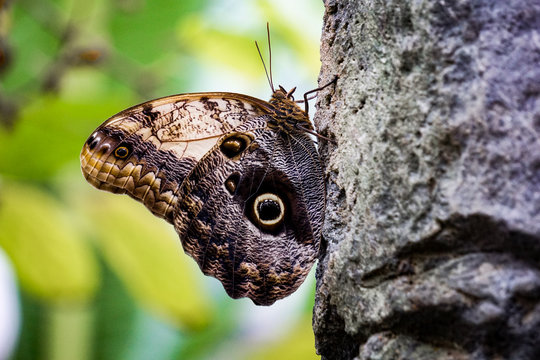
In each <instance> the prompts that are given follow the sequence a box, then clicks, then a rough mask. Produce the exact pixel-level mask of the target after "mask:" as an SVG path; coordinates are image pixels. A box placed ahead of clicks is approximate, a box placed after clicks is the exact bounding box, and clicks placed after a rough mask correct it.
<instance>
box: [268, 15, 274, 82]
mask: <svg viewBox="0 0 540 360" xmlns="http://www.w3.org/2000/svg"><path fill="white" fill-rule="evenodd" d="M266 36H267V37H268V65H269V68H270V86H271V87H272V91H274V81H273V79H272V46H270V24H269V23H268V22H266Z"/></svg>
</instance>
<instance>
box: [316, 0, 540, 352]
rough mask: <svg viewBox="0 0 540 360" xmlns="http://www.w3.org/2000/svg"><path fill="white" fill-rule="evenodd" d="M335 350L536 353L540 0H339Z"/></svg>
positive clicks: (334, 2) (334, 43)
mask: <svg viewBox="0 0 540 360" xmlns="http://www.w3.org/2000/svg"><path fill="white" fill-rule="evenodd" d="M325 6H326V13H325V18H324V28H323V36H322V49H321V54H322V64H323V65H322V70H321V76H320V84H321V85H322V84H324V83H327V82H328V81H330V80H331V79H332V78H333V77H334V76H335V75H338V76H339V80H338V82H337V85H336V87H335V88H334V89H331V88H327V89H325V90H323V91H322V92H321V94H320V96H319V101H318V111H317V113H316V115H315V123H316V125H317V128H318V130H319V131H320V132H321V134H323V135H326V136H328V137H331V138H334V139H335V144H334V143H330V142H326V143H325V142H324V141H321V142H322V143H323V144H322V146H321V151H322V155H323V158H325V160H326V166H327V168H326V171H327V179H328V181H327V185H328V186H327V191H328V204H327V207H328V210H327V215H326V216H327V218H326V223H325V232H324V237H325V239H324V241H323V249H322V254H321V258H320V261H319V265H318V269H317V295H316V302H315V308H314V319H313V327H314V331H315V337H316V347H317V351H318V353H319V354H321V355H322V358H323V359H352V358H356V359H492V358H503V359H540V301H539V300H540V136H539V135H540V1H538V0H534V1H525V0H512V1H507V0H463V1H457V0H456V1H451V0H415V1H413V0H403V1H396V0H393V1H392V0H391V1H383V0H374V1H360V0H357V1H354V0H327V1H326V2H325Z"/></svg>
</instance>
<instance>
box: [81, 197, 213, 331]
mask: <svg viewBox="0 0 540 360" xmlns="http://www.w3.org/2000/svg"><path fill="white" fill-rule="evenodd" d="M85 195H86V196H85ZM83 196H85V197H84V198H83ZM79 198H80V199H81V200H83V201H84V203H81V205H82V204H83V205H84V209H83V211H84V212H85V213H86V217H87V219H89V220H90V221H91V222H92V224H93V227H94V230H95V231H96V233H97V241H98V246H99V247H100V249H101V251H102V253H103V255H104V257H105V259H106V261H107V262H108V264H109V265H110V266H111V268H112V269H114V271H115V272H116V274H117V275H118V276H119V277H120V278H121V279H122V281H123V282H124V283H125V284H126V286H127V288H128V289H129V291H130V292H131V293H132V295H133V296H135V298H137V299H138V300H139V301H141V302H142V303H145V304H148V305H149V306H150V307H151V308H153V309H154V310H156V311H157V312H158V313H161V314H162V315H164V316H166V317H167V318H169V319H172V320H173V321H174V322H175V323H177V324H178V325H180V326H182V327H184V328H185V329H187V330H200V329H201V328H203V327H205V326H207V325H208V323H209V322H210V321H211V319H212V317H213V316H214V309H213V306H212V302H211V301H210V300H209V299H208V298H207V295H206V294H205V292H204V291H203V289H202V288H201V287H200V283H201V279H200V277H201V276H202V275H201V273H200V271H199V269H198V268H197V266H196V265H195V263H194V261H193V260H191V259H189V258H188V257H187V256H186V255H184V254H183V251H182V248H181V244H180V241H179V240H178V237H177V235H176V234H175V233H174V231H173V229H172V226H171V225H168V224H167V223H166V222H165V221H164V220H161V219H158V218H157V217H155V216H153V215H152V214H151V213H150V212H149V211H148V210H146V208H145V207H144V206H143V205H142V204H139V203H136V202H135V201H133V200H130V199H128V198H127V197H117V196H115V195H112V194H106V193H102V192H98V191H97V190H93V191H92V190H91V191H89V192H88V194H84V195H82V194H79ZM167 227H169V228H167Z"/></svg>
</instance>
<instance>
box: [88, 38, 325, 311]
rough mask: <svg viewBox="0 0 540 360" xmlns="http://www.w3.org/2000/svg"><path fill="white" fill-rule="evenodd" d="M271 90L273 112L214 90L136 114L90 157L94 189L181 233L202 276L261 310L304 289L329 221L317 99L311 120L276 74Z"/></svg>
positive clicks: (103, 132)
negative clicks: (316, 132) (128, 200)
mask: <svg viewBox="0 0 540 360" xmlns="http://www.w3.org/2000/svg"><path fill="white" fill-rule="evenodd" d="M268 45H269V47H270V36H269V35H268ZM257 49H258V46H257ZM259 54H260V51H259ZM261 59H262V56H261ZM270 61H271V60H270ZM263 65H264V62H263ZM265 71H266V67H265ZM267 76H268V73H267ZM268 80H269V83H270V86H271V88H272V91H273V94H272V97H271V99H270V101H269V102H266V101H263V100H259V99H256V98H253V97H251V96H247V95H241V94H235V93H226V92H208V93H192V94H180V95H172V96H167V97H164V98H160V99H156V100H151V101H148V102H145V103H143V104H140V105H136V106H134V107H131V108H129V109H127V110H124V111H122V112H120V113H118V114H116V115H114V116H113V117H111V118H109V119H108V120H107V121H105V122H104V123H103V124H102V125H101V126H99V127H98V128H97V129H96V130H95V131H94V132H93V133H92V134H91V135H90V137H89V138H88V140H87V141H86V143H85V144H84V146H83V149H82V153H81V167H82V171H83V173H84V176H85V178H86V179H87V180H88V182H90V184H92V185H93V186H95V187H97V188H98V189H102V190H106V191H110V192H113V193H125V194H128V195H129V196H131V197H133V198H134V199H136V200H139V201H140V202H142V203H143V204H144V205H145V206H146V207H147V208H148V209H149V210H150V211H151V212H152V213H154V214H155V215H157V216H159V217H162V218H164V219H165V220H167V221H168V222H169V223H171V224H173V225H174V227H175V229H176V231H177V232H178V235H179V236H180V239H181V241H182V245H183V248H184V251H185V252H186V253H187V254H188V255H190V256H191V257H193V258H194V259H195V260H196V261H197V263H198V264H199V267H200V268H201V270H202V271H203V273H204V274H206V275H210V276H213V277H215V278H217V279H218V280H219V281H221V283H222V284H223V286H224V288H225V290H226V291H227V293H228V294H229V295H230V296H231V297H232V298H240V297H249V298H250V299H251V300H253V302H254V303H255V304H257V305H270V304H272V303H274V302H275V301H276V300H278V299H281V298H283V297H285V296H287V295H289V294H291V293H292V292H294V291H295V290H296V289H297V288H298V286H300V284H301V283H302V282H303V281H304V279H305V277H306V275H307V274H308V272H309V270H310V269H311V267H312V265H313V263H314V262H315V259H316V257H317V255H318V252H319V240H320V237H321V226H322V222H323V218H324V211H325V184H324V180H323V171H322V167H321V161H320V159H319V156H318V154H317V149H316V147H315V144H314V142H313V140H312V139H311V138H310V136H309V135H308V134H309V133H313V127H312V125H311V122H310V121H309V118H308V114H307V110H308V106H307V100H308V98H307V94H308V93H306V95H304V100H303V101H298V102H305V103H306V106H305V110H302V109H301V108H300V107H299V106H298V105H297V104H296V102H295V101H294V98H293V92H294V89H293V90H291V91H288V92H287V91H285V89H284V88H283V87H281V86H279V88H278V89H274V87H273V84H272V80H271V67H270V76H268ZM332 83H333V82H332ZM328 85H330V84H328ZM318 90H320V89H316V90H313V91H318ZM310 93H311V92H310ZM149 246H151V244H149Z"/></svg>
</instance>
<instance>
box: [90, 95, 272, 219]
mask: <svg viewBox="0 0 540 360" xmlns="http://www.w3.org/2000/svg"><path fill="white" fill-rule="evenodd" d="M268 112H269V104H268V103H266V102H264V101H262V100H259V99H256V98H252V97H249V96H246V95H241V94H233V93H199V94H184V95H174V96H169V97H165V98H161V99H156V100H152V101H149V102H146V103H143V104H140V105H137V106H134V107H132V108H129V109H127V110H124V111H122V112H120V113H118V114H117V115H115V116H113V117H111V118H110V119H108V120H107V121H105V122H104V123H103V124H102V125H101V126H100V127H98V128H97V129H96V131H94V132H93V133H92V135H91V136H90V137H89V138H88V140H87V142H86V143H85V145H84V146H83V149H82V152H81V167H82V171H83V173H84V176H85V177H86V179H87V180H88V181H89V182H90V183H91V184H92V185H94V186H95V187H97V188H99V189H102V190H107V191H111V192H115V193H127V194H129V195H130V196H132V197H133V198H135V199H137V200H139V201H141V202H143V203H144V204H145V205H146V206H147V207H148V208H149V209H150V210H151V211H152V212H153V213H154V214H155V215H158V216H160V217H163V218H165V219H166V220H168V221H169V222H171V221H172V213H171V212H172V210H173V209H174V206H175V203H176V201H177V191H178V188H179V187H180V185H181V184H182V181H183V180H184V178H185V176H186V175H187V174H188V173H189V172H190V171H191V169H192V168H193V167H194V166H195V165H196V164H197V162H198V161H199V160H200V159H201V158H202V157H203V156H204V155H205V154H206V153H207V152H208V151H209V150H210V149H211V148H212V147H213V146H214V145H215V144H216V142H217V141H218V139H219V137H220V136H222V135H223V134H227V133H229V132H231V131H234V129H235V128H236V127H238V126H240V125H242V124H243V123H244V122H246V121H248V120H249V119H252V118H256V117H260V116H262V115H265V114H267V113H268ZM120 148H122V149H120ZM125 154H127V155H125ZM124 155H125V156H124Z"/></svg>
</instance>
